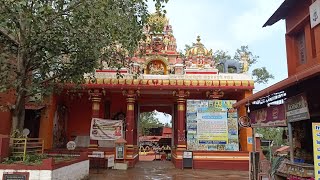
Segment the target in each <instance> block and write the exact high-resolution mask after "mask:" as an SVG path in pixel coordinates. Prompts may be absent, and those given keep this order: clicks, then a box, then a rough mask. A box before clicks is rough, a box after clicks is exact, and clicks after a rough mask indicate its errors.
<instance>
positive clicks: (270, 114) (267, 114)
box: [249, 104, 287, 127]
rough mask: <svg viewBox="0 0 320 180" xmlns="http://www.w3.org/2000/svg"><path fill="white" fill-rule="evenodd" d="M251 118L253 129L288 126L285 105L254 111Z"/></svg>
mask: <svg viewBox="0 0 320 180" xmlns="http://www.w3.org/2000/svg"><path fill="white" fill-rule="evenodd" d="M249 117H250V119H251V127H279V126H287V122H286V117H285V107H284V105H283V104H281V105H277V106H270V107H267V108H262V109H259V110H256V111H252V112H251V113H250V115H249Z"/></svg>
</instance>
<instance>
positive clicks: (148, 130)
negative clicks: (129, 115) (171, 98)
mask: <svg viewBox="0 0 320 180" xmlns="http://www.w3.org/2000/svg"><path fill="white" fill-rule="evenodd" d="M138 117H139V118H138V120H137V133H138V136H137V138H138V139H137V142H138V143H137V145H138V147H139V161H154V160H170V159H171V148H172V146H173V145H174V140H173V139H174V132H173V129H174V128H173V117H174V108H173V105H170V104H157V105H156V107H155V104H141V105H139V108H138Z"/></svg>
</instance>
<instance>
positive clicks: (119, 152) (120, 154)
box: [116, 145, 124, 159]
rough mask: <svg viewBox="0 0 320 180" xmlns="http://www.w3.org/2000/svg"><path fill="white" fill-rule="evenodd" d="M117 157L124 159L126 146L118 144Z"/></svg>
mask: <svg viewBox="0 0 320 180" xmlns="http://www.w3.org/2000/svg"><path fill="white" fill-rule="evenodd" d="M116 159H124V146H121V145H120V146H116Z"/></svg>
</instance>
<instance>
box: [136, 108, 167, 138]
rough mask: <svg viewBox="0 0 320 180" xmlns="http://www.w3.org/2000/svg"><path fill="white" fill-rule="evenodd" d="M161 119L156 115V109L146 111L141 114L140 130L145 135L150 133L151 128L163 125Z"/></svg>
mask: <svg viewBox="0 0 320 180" xmlns="http://www.w3.org/2000/svg"><path fill="white" fill-rule="evenodd" d="M163 126H164V125H163V124H162V123H160V121H159V119H158V118H157V117H156V111H152V112H144V113H141V114H140V118H139V130H140V134H141V135H143V136H147V135H150V128H158V127H163Z"/></svg>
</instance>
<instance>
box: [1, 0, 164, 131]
mask: <svg viewBox="0 0 320 180" xmlns="http://www.w3.org/2000/svg"><path fill="white" fill-rule="evenodd" d="M146 1H147V0H90V1H88V0H0V30H1V34H3V35H4V36H5V37H9V39H11V40H12V42H13V43H11V44H10V43H6V42H4V41H1V42H0V43H5V45H4V46H3V47H1V48H0V50H1V51H0V67H1V71H0V78H1V79H0V81H1V82H2V83H1V87H0V89H1V90H2V91H7V90H8V89H14V90H15V97H16V98H15V103H14V104H13V105H12V106H10V107H9V108H10V110H11V111H12V129H16V128H18V129H21V128H23V122H24V111H25V109H24V107H25V102H26V98H27V97H28V96H32V95H35V94H41V95H45V94H49V93H51V92H52V90H53V89H54V87H55V85H56V84H63V83H83V82H84V74H85V73H91V72H93V70H94V69H95V68H98V67H99V63H98V60H101V61H104V62H106V63H107V64H108V65H109V66H110V67H116V68H120V67H123V66H124V65H125V62H124V58H123V57H124V56H125V55H130V54H132V53H133V51H134V50H135V49H136V47H137V44H138V41H139V40H140V39H141V38H142V37H143V35H142V27H143V25H144V24H145V23H146V20H147V18H148V16H149V14H148V11H147V4H146ZM154 1H155V2H156V4H155V5H156V9H157V10H158V12H161V8H162V7H163V6H162V4H163V3H164V2H166V1H167V0H154ZM9 56H14V58H13V59H10V60H9ZM8 74H10V77H12V78H10V81H9V82H8V76H9V75H8Z"/></svg>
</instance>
